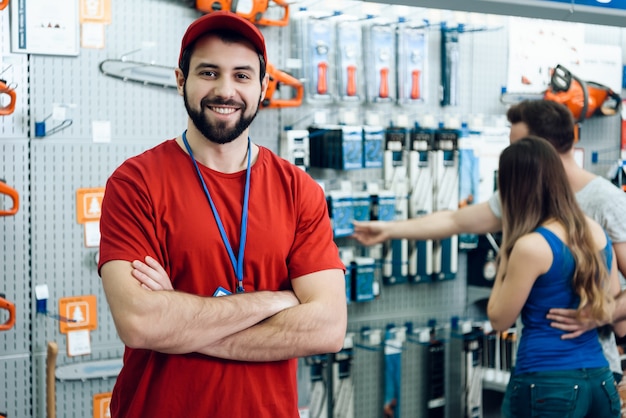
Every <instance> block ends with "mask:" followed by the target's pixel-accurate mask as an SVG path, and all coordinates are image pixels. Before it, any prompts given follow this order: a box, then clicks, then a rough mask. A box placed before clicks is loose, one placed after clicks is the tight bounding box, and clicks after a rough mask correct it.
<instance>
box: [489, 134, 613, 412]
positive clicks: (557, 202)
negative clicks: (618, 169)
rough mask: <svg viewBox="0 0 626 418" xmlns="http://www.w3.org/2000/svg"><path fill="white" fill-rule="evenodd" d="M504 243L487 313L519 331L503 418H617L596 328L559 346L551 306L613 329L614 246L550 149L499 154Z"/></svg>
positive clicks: (540, 146)
mask: <svg viewBox="0 0 626 418" xmlns="http://www.w3.org/2000/svg"><path fill="white" fill-rule="evenodd" d="M498 186H499V187H498V188H499V193H500V198H501V201H502V227H503V242H502V246H501V249H500V254H499V257H500V260H499V265H498V273H497V276H496V280H495V282H494V286H493V290H492V292H491V296H490V298H489V303H488V306H487V313H488V316H489V320H490V322H491V324H492V326H493V328H494V329H495V330H497V331H504V330H507V329H508V328H509V327H511V326H512V325H513V324H514V323H515V321H516V319H517V317H518V316H519V315H520V313H521V319H522V324H523V331H522V335H521V338H520V343H519V347H518V351H517V361H516V364H515V369H514V371H513V373H512V376H511V379H510V381H509V388H507V396H510V402H506V403H503V405H508V409H509V410H506V411H504V410H503V411H502V413H503V415H504V416H506V417H531V416H532V417H558V418H566V417H576V418H577V417H592V416H593V417H603V418H610V417H619V416H620V399H619V395H618V392H617V388H616V386H615V382H614V378H613V374H612V373H611V370H610V369H609V367H608V362H607V360H606V358H605V357H604V355H603V353H602V347H601V346H600V342H599V340H598V334H597V332H596V330H595V329H593V330H591V331H588V332H586V333H584V334H582V335H580V336H579V337H577V338H572V339H563V338H561V336H562V335H563V334H565V332H564V331H561V330H558V329H556V328H553V327H551V326H550V321H549V320H548V319H547V318H546V314H547V313H548V310H549V309H550V308H553V307H557V306H558V307H563V308H573V309H577V310H578V313H579V314H580V315H583V313H584V315H586V316H587V317H590V318H593V319H594V320H596V321H597V322H598V323H607V322H610V319H611V316H612V314H613V310H614V305H615V303H614V300H613V298H614V296H616V295H617V294H618V293H619V291H620V286H619V280H618V277H617V267H616V262H615V258H614V257H613V250H612V247H611V241H610V239H609V238H608V236H607V235H606V233H605V232H604V230H603V229H602V227H601V226H600V225H599V224H598V223H596V222H595V221H593V220H592V219H590V218H588V217H587V216H585V215H584V214H583V212H582V211H581V209H580V208H579V206H578V204H577V203H576V198H575V195H574V193H573V191H572V190H571V188H570V185H569V183H568V182H567V177H566V175H565V171H564V169H563V165H562V163H561V160H560V159H559V156H558V154H557V152H556V150H555V149H554V147H553V146H552V145H551V144H550V143H549V142H547V141H546V140H544V139H542V138H538V137H533V136H529V137H525V138H523V139H520V140H519V141H516V142H515V143H513V144H512V145H510V146H509V147H507V148H506V149H505V150H504V151H503V152H502V154H501V155H500V161H499V168H498Z"/></svg>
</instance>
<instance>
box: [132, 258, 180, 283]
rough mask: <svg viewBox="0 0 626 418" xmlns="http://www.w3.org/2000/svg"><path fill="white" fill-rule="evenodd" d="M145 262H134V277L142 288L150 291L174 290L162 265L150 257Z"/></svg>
mask: <svg viewBox="0 0 626 418" xmlns="http://www.w3.org/2000/svg"><path fill="white" fill-rule="evenodd" d="M145 260H146V262H145V263H144V262H141V261H139V260H135V261H133V262H132V266H133V271H132V275H133V277H134V278H135V279H137V280H138V281H139V282H140V283H141V287H143V288H144V289H148V290H174V287H172V281H171V280H170V278H169V277H168V275H167V272H166V271H165V269H163V267H162V266H161V264H159V262H158V261H156V260H155V259H154V258H152V257H150V256H146V258H145Z"/></svg>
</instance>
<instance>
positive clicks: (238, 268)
mask: <svg viewBox="0 0 626 418" xmlns="http://www.w3.org/2000/svg"><path fill="white" fill-rule="evenodd" d="M183 142H184V143H185V147H186V148H187V152H188V153H189V156H190V157H191V161H193V165H194V167H195V168H196V173H198V178H199V179H200V183H202V188H203V189H204V194H205V195H206V197H207V199H208V200H209V204H210V205H211V211H212V212H213V216H214V217H215V222H216V223H217V227H218V229H219V230H220V235H221V236H222V241H223V242H224V246H225V247H226V250H227V251H228V256H229V257H230V262H231V264H232V265H233V269H234V270H235V276H236V277H237V293H243V292H244V291H245V290H244V288H243V254H244V248H245V246H246V232H247V229H248V200H249V196H250V160H251V155H252V145H251V143H250V137H248V167H247V168H246V185H245V188H244V192H243V208H242V209H241V232H240V234H241V235H240V237H239V258H236V257H235V254H234V253H233V249H232V247H231V246H230V242H229V241H228V237H227V236H226V230H225V229H224V225H223V224H222V220H221V219H220V215H219V213H217V208H216V207H215V204H214V203H213V199H211V194H210V193H209V188H208V187H207V185H206V182H205V181H204V178H203V177H202V173H200V167H198V163H197V162H196V159H195V158H194V156H193V152H191V147H190V146H189V142H187V131H185V132H183Z"/></svg>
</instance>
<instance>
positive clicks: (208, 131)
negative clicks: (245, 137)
mask: <svg viewBox="0 0 626 418" xmlns="http://www.w3.org/2000/svg"><path fill="white" fill-rule="evenodd" d="M183 98H184V100H185V109H187V114H188V115H189V117H190V118H191V121H192V122H193V124H194V125H195V126H196V128H198V130H199V131H200V132H201V133H202V135H204V136H205V137H206V138H207V139H208V140H209V141H211V142H215V143H216V144H227V143H229V142H232V141H234V140H235V139H236V138H238V137H239V135H241V134H242V133H243V131H245V130H246V129H247V128H248V126H250V124H251V123H252V121H253V120H254V118H255V117H256V115H257V113H258V112H259V107H258V106H257V108H256V110H255V112H254V113H253V114H252V115H250V116H247V117H246V114H245V113H246V109H247V107H246V105H245V104H244V103H239V102H235V101H233V100H219V99H209V98H207V97H205V98H203V99H202V100H201V101H200V110H195V109H192V108H191V106H190V105H189V100H188V99H187V84H185V85H184V86H183ZM260 102H261V99H260V97H259V103H260ZM220 105H227V106H237V107H240V110H241V117H240V118H239V120H238V121H237V123H235V126H234V127H232V128H229V127H228V126H227V123H226V122H223V121H216V122H213V123H211V122H209V118H208V117H207V116H206V115H205V114H204V111H205V109H206V108H207V107H209V106H220Z"/></svg>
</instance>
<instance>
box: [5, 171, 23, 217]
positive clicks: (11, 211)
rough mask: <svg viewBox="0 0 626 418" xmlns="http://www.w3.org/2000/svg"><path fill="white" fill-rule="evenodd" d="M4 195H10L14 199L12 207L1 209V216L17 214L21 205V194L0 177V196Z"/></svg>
mask: <svg viewBox="0 0 626 418" xmlns="http://www.w3.org/2000/svg"><path fill="white" fill-rule="evenodd" d="M2 195H6V196H8V197H9V198H10V199H11V200H12V202H13V203H12V207H11V208H10V209H6V210H3V209H0V216H11V215H15V214H16V213H17V211H18V209H19V206H20V195H19V194H18V193H17V190H15V189H14V188H12V187H10V186H9V185H7V184H6V183H5V182H4V181H3V180H2V179H0V197H1V196H2Z"/></svg>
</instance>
